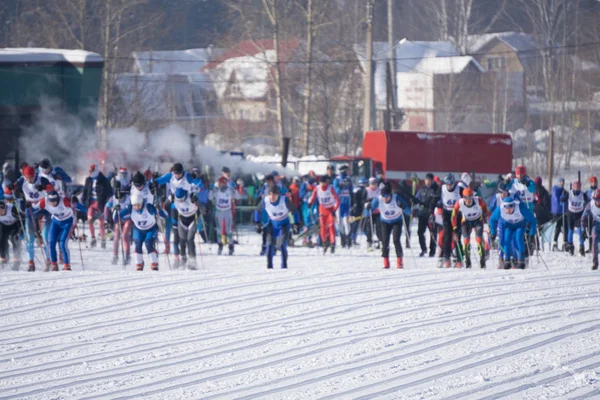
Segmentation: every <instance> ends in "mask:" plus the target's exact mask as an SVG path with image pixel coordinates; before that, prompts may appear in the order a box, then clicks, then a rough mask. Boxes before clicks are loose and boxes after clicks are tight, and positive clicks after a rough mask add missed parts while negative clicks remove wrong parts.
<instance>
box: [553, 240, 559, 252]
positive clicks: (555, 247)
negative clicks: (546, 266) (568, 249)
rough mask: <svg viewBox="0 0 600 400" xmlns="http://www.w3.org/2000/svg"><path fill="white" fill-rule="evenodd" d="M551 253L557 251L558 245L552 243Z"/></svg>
mask: <svg viewBox="0 0 600 400" xmlns="http://www.w3.org/2000/svg"><path fill="white" fill-rule="evenodd" d="M552 251H558V243H556V242H554V244H553V245H552Z"/></svg>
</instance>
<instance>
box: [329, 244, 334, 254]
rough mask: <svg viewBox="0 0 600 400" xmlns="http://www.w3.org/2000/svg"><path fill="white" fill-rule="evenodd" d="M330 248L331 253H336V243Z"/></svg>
mask: <svg viewBox="0 0 600 400" xmlns="http://www.w3.org/2000/svg"><path fill="white" fill-rule="evenodd" d="M329 249H330V251H331V254H333V253H335V244H332V245H331V247H330V248H329Z"/></svg>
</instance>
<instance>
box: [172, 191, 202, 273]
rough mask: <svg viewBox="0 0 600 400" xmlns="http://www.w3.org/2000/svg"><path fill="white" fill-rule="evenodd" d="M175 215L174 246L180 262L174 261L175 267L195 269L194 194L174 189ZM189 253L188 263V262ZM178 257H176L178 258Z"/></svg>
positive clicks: (195, 226)
mask: <svg viewBox="0 0 600 400" xmlns="http://www.w3.org/2000/svg"><path fill="white" fill-rule="evenodd" d="M174 204H175V213H176V214H175V215H176V217H177V225H176V226H177V227H176V228H175V229H176V230H177V235H176V236H175V238H176V239H177V241H176V242H175V247H176V248H177V253H178V254H179V255H180V257H181V260H180V262H176V264H175V268H178V267H179V266H181V267H183V268H186V267H187V268H188V269H191V270H195V269H196V243H195V238H196V230H197V228H198V206H197V205H196V196H195V195H194V194H193V193H191V194H190V193H188V192H187V191H186V190H185V189H182V188H179V189H177V190H176V191H175V203H174ZM188 255H189V264H188ZM178 259H179V257H176V260H177V261H179V260H178Z"/></svg>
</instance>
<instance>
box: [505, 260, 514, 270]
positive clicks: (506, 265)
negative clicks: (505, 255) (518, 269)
mask: <svg viewBox="0 0 600 400" xmlns="http://www.w3.org/2000/svg"><path fill="white" fill-rule="evenodd" d="M503 268H504V269H511V268H512V263H511V262H510V261H508V260H504V267H503Z"/></svg>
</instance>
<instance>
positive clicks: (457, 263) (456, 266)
mask: <svg viewBox="0 0 600 400" xmlns="http://www.w3.org/2000/svg"><path fill="white" fill-rule="evenodd" d="M454 268H462V262H461V261H458V260H456V263H455V264H454Z"/></svg>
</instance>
